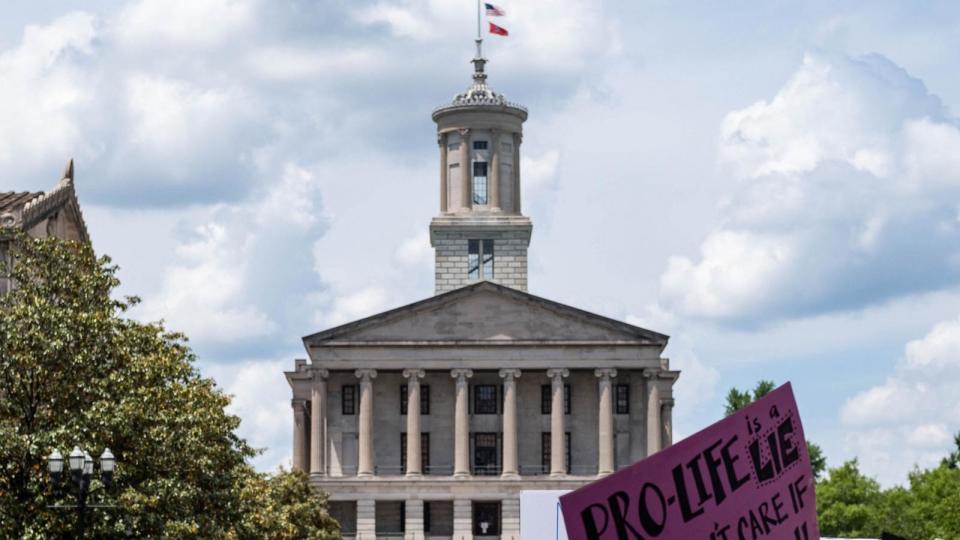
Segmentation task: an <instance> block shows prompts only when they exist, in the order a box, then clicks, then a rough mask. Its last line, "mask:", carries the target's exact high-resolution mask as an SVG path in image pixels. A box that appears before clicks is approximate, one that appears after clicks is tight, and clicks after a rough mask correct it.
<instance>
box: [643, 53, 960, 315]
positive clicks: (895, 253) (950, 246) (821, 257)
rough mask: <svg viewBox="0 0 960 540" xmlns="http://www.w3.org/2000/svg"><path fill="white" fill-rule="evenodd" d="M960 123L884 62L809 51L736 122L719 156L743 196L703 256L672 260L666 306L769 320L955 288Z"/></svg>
mask: <svg viewBox="0 0 960 540" xmlns="http://www.w3.org/2000/svg"><path fill="white" fill-rule="evenodd" d="M958 125H960V122H958V121H957V119H955V118H954V117H952V116H950V114H949V113H948V111H947V110H946V108H945V107H944V106H943V105H942V104H941V103H940V101H939V99H938V98H937V97H936V96H933V95H931V94H929V93H928V92H927V90H926V88H925V87H924V85H923V83H922V82H921V81H919V80H917V79H914V78H912V77H910V76H909V75H908V74H907V73H906V72H905V71H904V70H902V69H901V68H899V67H898V66H896V65H895V64H893V63H892V62H890V61H889V60H887V59H885V58H883V57H880V56H877V55H872V56H867V57H863V58H858V59H851V58H845V57H836V56H828V55H809V54H808V55H807V56H806V57H805V58H804V61H803V65H802V66H801V67H800V68H799V69H798V70H797V72H796V73H795V74H794V75H793V76H792V77H791V79H790V80H789V81H788V82H787V84H786V85H784V87H783V88H781V89H780V91H779V92H778V93H777V95H776V96H775V97H774V98H773V99H772V100H770V101H769V102H767V101H763V102H759V103H756V104H754V105H751V106H749V107H747V108H744V109H741V110H737V111H733V112H731V113H729V114H728V115H727V116H726V118H725V119H724V121H723V126H722V129H721V137H720V142H719V158H720V161H721V163H722V164H723V165H724V166H725V167H726V168H727V169H728V170H730V171H731V172H732V173H733V174H734V175H736V176H737V177H739V178H740V180H741V189H740V190H739V192H737V193H735V194H734V195H733V196H732V197H731V199H730V200H729V201H728V202H727V204H726V206H725V210H724V214H725V219H724V222H723V223H722V225H721V226H719V227H718V228H716V229H714V230H713V231H712V232H710V233H709V234H707V236H706V238H705V239H704V240H703V242H702V244H701V248H700V254H699V257H696V258H691V257H686V256H676V257H672V258H671V259H670V261H669V263H668V266H667V268H666V270H665V272H664V273H663V275H662V276H661V280H660V284H661V289H660V292H661V300H662V301H663V302H664V304H665V306H666V307H668V308H671V309H675V310H677V311H678V312H679V313H681V314H683V315H687V316H692V317H702V318H708V319H715V320H721V321H728V322H735V323H748V324H755V323H759V322H769V321H772V320H777V319H782V318H789V317H796V316H806V315H811V314H816V313H822V312H829V311H834V310H843V309H859V308H862V307H864V306H866V305H870V304H872V303H876V302H880V301H884V300H887V299H890V298H895V297H898V296H902V295H908V294H914V293H917V292H922V291H928V290H936V289H937V288H940V287H943V286H946V285H948V284H950V283H955V282H956V281H957V275H958V274H957V272H956V271H957V269H958V264H957V260H958V250H957V249H956V247H955V246H956V242H957V238H958V231H957V230H956V227H955V226H953V224H952V222H953V221H954V217H955V215H956V210H955V208H956V207H955V204H954V203H953V202H951V201H955V200H957V198H958V197H960V159H957V158H956V156H957V155H960V129H958V127H957V126H958ZM948 222H949V223H948ZM945 223H948V225H949V226H945ZM903 260H911V261H912V264H911V268H910V269H909V270H893V268H896V267H898V266H899V263H900V262H901V261H903Z"/></svg>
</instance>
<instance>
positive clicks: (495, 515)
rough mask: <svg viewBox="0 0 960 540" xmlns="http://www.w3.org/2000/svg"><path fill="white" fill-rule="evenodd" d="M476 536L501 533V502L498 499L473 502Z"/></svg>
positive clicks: (474, 531) (474, 532)
mask: <svg viewBox="0 0 960 540" xmlns="http://www.w3.org/2000/svg"><path fill="white" fill-rule="evenodd" d="M473 534H474V536H499V535H500V503H499V502H497V501H476V502H474V503H473Z"/></svg>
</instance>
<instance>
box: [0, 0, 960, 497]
mask: <svg viewBox="0 0 960 540" xmlns="http://www.w3.org/2000/svg"><path fill="white" fill-rule="evenodd" d="M501 4H502V6H503V7H504V8H505V9H506V11H507V12H508V16H507V17H506V18H504V19H503V20H502V22H503V24H502V25H503V26H505V27H507V28H508V29H510V31H511V36H510V37H508V38H496V39H490V40H488V43H487V45H488V46H487V49H486V50H487V53H488V54H487V55H488V57H489V58H490V64H489V67H488V71H489V73H490V81H491V83H492V85H493V86H494V87H495V88H496V89H497V90H498V91H501V92H503V93H505V94H506V95H507V96H508V98H509V99H511V100H514V101H518V102H520V103H523V104H524V105H526V106H527V107H528V108H529V109H530V119H529V121H528V122H527V124H526V127H525V129H526V133H525V137H524V145H523V163H522V166H521V170H522V171H523V174H524V178H523V183H524V188H523V189H524V196H523V200H524V204H525V211H526V213H528V214H529V215H530V216H531V218H532V219H533V222H534V227H535V228H534V236H533V241H532V245H531V263H530V265H531V268H530V290H531V292H533V293H535V294H538V295H541V296H546V297H548V298H552V299H556V300H559V301H561V302H565V303H569V304H572V305H575V306H577V307H581V308H584V309H588V310H592V311H595V312H598V313H602V314H605V315H608V316H613V317H617V318H620V319H623V320H626V321H629V322H633V323H636V324H641V325H644V326H647V327H649V328H651V329H653V330H657V331H661V332H665V333H668V334H670V335H671V336H672V339H671V345H670V347H669V349H668V351H667V355H668V356H669V357H670V358H671V359H672V362H673V365H674V366H675V367H678V368H680V369H682V370H683V375H682V377H681V379H680V382H679V383H678V386H677V389H676V393H677V405H676V408H675V409H674V410H675V415H676V420H675V429H676V431H677V432H678V435H681V436H682V435H684V434H689V433H692V432H693V431H696V430H697V429H699V428H700V427H704V426H706V425H707V424H709V423H711V422H712V421H714V420H716V419H717V418H718V417H719V416H720V415H721V413H722V400H723V395H724V394H725V393H726V391H727V390H728V389H729V388H730V387H731V386H739V387H745V386H752V385H753V384H754V383H755V382H756V381H757V380H758V379H760V378H768V379H773V380H775V381H777V382H783V381H786V380H791V381H793V383H794V387H795V389H796V392H797V395H798V398H799V400H800V406H801V411H802V413H803V415H804V421H805V426H806V429H807V432H808V435H809V437H810V438H811V439H812V440H814V441H816V442H818V443H819V444H820V445H821V446H823V448H824V449H825V451H826V453H827V457H828V460H829V461H830V463H831V464H834V465H837V464H839V463H841V462H842V461H843V460H845V459H849V458H851V457H853V456H858V457H859V459H860V462H861V464H862V466H863V469H864V470H865V471H866V472H867V473H869V474H871V475H873V476H876V477H877V478H878V479H880V480H881V481H882V482H883V483H884V484H885V485H890V484H894V483H899V482H903V481H904V480H905V479H906V473H907V472H908V471H909V470H910V468H911V467H912V466H913V464H915V463H916V464H920V465H922V466H928V465H931V464H933V463H935V462H936V461H937V460H938V459H939V457H940V456H942V455H944V454H945V453H946V452H947V451H948V450H949V449H950V447H951V446H952V440H951V439H952V434H953V433H955V432H957V431H960V383H958V382H957V381H958V380H960V379H958V377H957V376H958V375H960V319H958V315H960V310H958V305H960V302H958V300H960V157H958V156H960V121H958V118H957V117H956V116H955V113H954V112H953V111H954V109H955V108H956V107H957V104H958V103H960V73H958V72H957V70H956V69H951V68H952V67H953V66H956V65H960V47H958V38H957V36H958V35H960V32H958V29H960V28H958V27H960V8H957V7H956V6H955V4H954V3H951V2H930V3H924V4H923V7H922V9H920V8H919V5H918V4H916V3H913V2H847V3H843V5H838V3H836V2H804V3H788V2H724V3H722V5H721V4H710V3H701V2H647V1H635V2H633V1H631V2H605V1H599V0H597V1H593V0H566V1H563V2H561V1H559V0H523V1H520V0H511V1H507V0H504V1H503V2H501ZM474 13H475V12H474V4H473V2H472V1H468V0H446V1H443V0H394V1H387V0H379V1H375V0H374V1H367V0H349V1H348V0H327V1H324V2H313V1H310V2H308V1H298V0H271V1H269V2H267V1H266V0H189V1H188V0H131V1H122V2H121V1H93V2H90V1H85V2H65V1H57V2H53V1H47V0H43V1H32V2H22V3H19V4H11V5H8V6H7V7H6V9H5V12H4V17H2V18H0V118H3V119H4V121H3V122H2V123H0V170H2V171H3V175H4V189H17V190H20V189H48V188H49V187H51V186H52V185H53V184H54V183H55V182H56V180H57V175H58V174H59V172H60V171H61V170H62V167H63V163H64V162H65V161H66V159H67V158H69V157H74V158H75V159H76V163H77V184H78V191H79V194H80V199H81V204H82V205H83V209H84V214H85V216H86V218H87V221H88V225H89V228H90V230H91V233H92V236H93V240H94V245H95V247H96V249H97V250H98V251H99V252H101V253H107V254H110V255H111V256H112V257H113V258H114V260H115V261H116V262H117V263H118V264H119V265H120V266H121V278H122V279H123V281H124V286H123V292H124V293H128V294H137V295H139V296H141V297H142V298H143V300H144V302H143V304H142V305H141V306H140V307H139V308H138V309H137V311H136V313H135V315H136V316H137V317H140V318H143V319H148V320H156V319H164V320H165V321H167V323H168V325H169V326H171V327H173V328H176V329H179V330H183V331H185V332H186V333H187V334H188V335H190V336H191V342H192V344H193V346H194V347H195V348H196V350H197V352H198V354H199V356H200V358H201V368H202V370H203V371H204V373H205V374H207V375H209V376H213V377H215V378H216V379H217V381H218V383H219V384H220V385H221V386H222V387H223V388H224V389H226V390H227V391H228V392H230V393H232V394H234V395H235V401H234V405H233V409H234V410H235V411H236V412H237V413H238V414H240V415H241V416H242V417H243V425H242V428H241V430H242V431H243V434H244V435H245V436H247V437H248V438H249V439H250V440H251V441H252V442H253V443H254V444H255V445H258V446H261V447H266V448H268V450H267V452H265V453H264V454H263V455H262V456H261V457H260V458H258V460H257V465H258V466H259V467H261V468H263V469H271V468H273V467H275V466H277V465H278V464H282V463H288V462H289V459H290V448H289V439H290V421H291V414H290V408H289V393H288V389H287V387H286V384H285V382H284V380H283V376H282V371H283V370H284V369H290V368H291V367H292V365H293V359H294V358H297V357H302V356H304V355H305V353H304V351H303V348H302V345H301V343H300V341H299V338H300V336H303V335H306V334H309V333H312V332H315V331H318V330H321V329H323V328H326V327H328V326H330V325H334V324H338V323H342V322H346V321H349V320H352V319H355V318H358V317H361V316H364V315H369V314H372V313H375V312H377V311H381V310H383V309H387V308H390V307H395V306H397V305H401V304H404V303H407V302H410V301H414V300H417V299H420V298H423V297H425V296H429V295H430V294H431V292H432V283H431V279H432V269H431V266H432V260H431V256H432V253H431V250H430V248H429V242H428V238H427V224H428V222H429V219H430V217H432V216H433V215H434V214H435V213H436V212H437V210H438V209H437V194H436V190H437V175H438V174H439V171H438V156H437V149H436V141H435V136H434V126H433V124H432V122H431V121H430V111H431V110H432V108H433V107H435V106H436V105H439V104H441V103H443V102H445V101H447V100H449V99H450V98H451V97H452V96H453V95H454V94H455V93H457V92H460V91H462V90H463V88H465V86H466V85H467V83H468V81H469V73H470V66H469V64H468V60H469V58H470V57H471V55H472V47H473V44H472V32H473V31H474V25H475V19H474V18H473V17H474Z"/></svg>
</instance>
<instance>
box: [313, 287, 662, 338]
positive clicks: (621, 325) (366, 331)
mask: <svg viewBox="0 0 960 540" xmlns="http://www.w3.org/2000/svg"><path fill="white" fill-rule="evenodd" d="M484 296H486V297H487V301H485V302H484V301H481V300H480V298H481V297H484ZM471 302H472V303H473V304H470V303H471ZM522 310H525V312H523V313H521V311H522ZM518 314H519V316H518ZM508 318H509V319H510V320H509V321H508V320H507V319H508ZM413 334H419V335H418V336H414V335H413ZM395 339H417V340H419V341H449V340H458V341H459V340H469V341H474V342H476V341H483V342H503V341H509V340H524V341H529V340H545V341H546V340H549V341H554V342H560V341H564V340H569V341H583V340H587V341H593V342H614V341H619V342H623V341H627V342H630V343H636V344H637V345H644V346H647V345H649V346H656V347H659V348H661V349H662V348H663V347H666V345H667V341H668V340H669V339H670V338H669V336H666V335H664V334H660V333H658V332H654V331H651V330H647V329H645V328H640V327H639V326H634V325H632V324H627V323H625V322H622V321H618V320H616V319H611V318H609V317H604V316H602V315H597V314H595V313H591V312H588V311H584V310H582V309H578V308H575V307H571V306H568V305H566V304H562V303H560V302H556V301H553V300H548V299H546V298H542V297H539V296H536V295H533V294H530V293H528V292H524V291H520V290H517V289H513V288H510V287H506V286H503V285H500V284H498V283H494V282H492V281H479V282H477V283H474V284H471V285H467V286H465V287H461V288H459V289H454V290H452V291H448V292H445V293H441V294H438V295H435V296H431V297H429V298H426V299H424V300H420V301H418V302H414V303H412V304H408V305H405V306H401V307H398V308H395V309H391V310H389V311H385V312H382V313H378V314H376V315H372V316H370V317H365V318H363V319H360V320H357V321H354V322H351V323H347V324H343V325H340V326H336V327H334V328H330V329H328V330H324V331H322V332H317V333H315V334H311V335H309V336H305V337H304V338H303V342H304V345H305V346H306V347H307V348H308V349H309V348H310V347H311V346H324V345H330V344H335V343H338V342H339V343H343V342H354V343H357V342H383V341H392V340H395Z"/></svg>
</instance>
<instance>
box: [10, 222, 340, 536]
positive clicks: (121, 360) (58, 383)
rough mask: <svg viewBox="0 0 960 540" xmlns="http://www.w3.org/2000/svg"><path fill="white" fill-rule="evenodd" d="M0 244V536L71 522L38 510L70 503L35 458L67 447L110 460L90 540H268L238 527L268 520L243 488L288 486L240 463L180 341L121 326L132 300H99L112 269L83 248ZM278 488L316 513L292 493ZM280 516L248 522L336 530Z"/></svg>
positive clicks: (239, 442) (227, 424) (228, 419)
mask: <svg viewBox="0 0 960 540" xmlns="http://www.w3.org/2000/svg"><path fill="white" fill-rule="evenodd" d="M4 240H7V241H9V242H10V246H11V252H12V253H13V255H14V257H13V259H14V264H13V265H12V269H6V270H5V271H6V272H8V273H9V275H10V276H11V277H12V278H13V281H14V283H15V287H14V289H13V290H12V291H10V292H9V293H7V294H5V295H3V296H0V537H3V538H57V537H63V536H66V535H68V534H69V532H70V530H71V528H72V526H73V523H74V516H73V515H72V514H70V513H65V512H57V511H51V510H48V509H47V508H46V506H47V504H49V503H52V502H70V500H71V497H70V496H69V495H68V493H67V492H66V489H65V488H66V487H67V485H68V484H69V481H67V482H65V485H64V486H62V487H61V488H59V489H56V488H55V487H54V486H52V485H51V482H50V481H49V478H48V475H47V474H46V456H47V455H48V454H49V453H50V451H51V450H52V449H54V448H57V449H60V451H61V452H64V451H69V450H70V449H72V448H73V446H74V445H79V446H80V447H82V448H84V449H86V450H88V451H89V452H90V453H91V454H92V455H99V454H100V453H101V452H102V451H103V449H104V448H105V447H109V448H110V449H111V450H112V451H113V453H114V455H116V457H117V463H118V465H117V472H116V474H115V477H114V481H115V485H114V486H113V487H112V488H111V489H110V490H108V493H109V497H110V499H111V500H112V501H114V502H116V503H117V504H118V505H119V506H120V508H119V509H116V510H99V511H97V510H95V511H93V512H92V513H91V514H90V517H91V519H90V520H89V526H88V531H90V536H91V537H96V538H114V537H126V536H127V535H133V536H136V537H153V538H157V537H176V538H190V537H194V538H266V537H273V535H271V534H259V533H260V532H262V531H259V530H258V529H257V528H256V526H255V525H256V523H251V524H249V526H240V524H244V523H249V520H248V521H247V522H245V521H244V520H245V518H246V517H247V516H249V515H250V514H251V512H254V511H259V512H261V513H265V512H268V510H263V509H261V508H259V507H258V506H257V505H251V504H250V501H252V500H253V499H252V496H251V495H250V494H249V490H251V489H254V488H252V487H251V486H262V485H263V483H264V482H266V483H267V485H268V486H270V490H260V491H259V492H260V493H270V492H271V490H274V491H275V490H276V489H280V488H281V487H282V486H292V485H293V482H294V480H293V479H292V478H293V477H289V475H285V474H280V475H278V476H277V477H276V478H265V477H263V476H261V475H258V474H257V473H255V472H254V471H253V470H252V468H251V467H250V466H249V465H248V463H247V460H248V458H250V457H252V456H254V455H255V454H256V451H255V450H254V449H252V448H251V447H250V446H249V445H248V444H247V443H246V441H244V440H243V439H241V438H239V437H238V436H237V435H236V434H235V431H236V428H237V426H238V425H239V419H238V418H237V417H236V416H233V415H230V414H227V413H226V412H225V411H224V408H225V407H226V406H227V405H228V403H229V397H228V396H226V395H225V394H223V393H222V392H221V391H220V390H219V389H217V388H216V386H215V385H214V382H213V381H212V380H210V379H205V378H203V377H201V376H200V375H199V373H198V371H197V369H196V368H195V367H194V365H193V364H194V356H193V354H192V352H191V351H190V349H189V347H188V346H187V344H186V339H185V337H184V336H182V335H180V334H176V333H171V332H168V331H166V330H165V329H164V328H163V326H162V325H160V324H145V323H141V322H137V321H134V320H131V319H129V318H125V317H124V314H125V312H126V311H127V310H129V309H130V308H131V307H132V306H133V305H135V304H136V303H137V299H136V298H133V297H127V298H121V299H116V298H113V297H111V293H112V292H113V291H114V290H115V288H116V287H117V286H118V285H119V281H118V280H117V277H116V267H115V266H113V265H112V264H111V262H110V259H109V258H106V257H102V258H99V259H98V258H97V257H96V256H95V255H94V253H93V251H92V249H91V248H90V247H89V246H87V245H83V244H77V243H72V242H64V241H60V240H56V239H44V240H35V239H30V238H28V237H25V236H23V235H16V236H13V237H8V238H5V239H4ZM298 481H299V482H301V483H302V481H303V479H302V478H301V479H300V480H298ZM304 485H305V484H304ZM274 486H280V487H274ZM101 487H102V486H99V484H98V482H94V486H93V488H94V489H95V490H99V489H100V488H101ZM301 488H302V486H301ZM281 492H283V493H289V494H290V497H288V499H287V500H288V501H292V500H294V495H297V496H299V497H301V498H300V499H298V500H300V501H308V500H309V501H312V502H315V503H319V504H318V507H320V508H321V509H323V508H324V507H323V504H322V503H323V499H322V498H321V497H319V496H311V497H313V498H312V499H305V498H304V497H307V492H306V491H304V490H303V489H300V488H298V489H293V488H292V487H290V488H289V489H288V490H287V491H283V490H282V489H281ZM260 502H263V503H266V502H267V501H264V500H262V499H261V501H260ZM288 506H289V505H288V504H281V503H274V504H273V505H272V506H271V508H276V509H277V512H279V514H278V516H276V517H273V518H271V519H267V518H266V517H264V518H263V519H262V520H261V521H263V522H264V523H266V522H271V521H276V522H281V523H289V524H291V525H293V526H298V527H299V526H301V522H300V521H298V520H299V518H300V517H304V518H308V519H309V520H310V523H309V525H310V526H311V527H312V526H314V525H316V526H317V528H322V527H327V528H326V529H324V530H325V531H329V532H330V533H331V534H336V528H335V527H334V526H333V524H331V523H330V520H329V519H328V518H326V517H324V519H320V517H322V516H320V517H318V515H316V514H309V515H307V514H305V513H302V512H301V513H297V512H293V513H289V512H291V511H290V509H289V508H288ZM324 512H325V511H324ZM285 513H286V514H285ZM266 530H267V531H272V530H274V529H271V528H268V529H266ZM298 536H299V537H322V536H317V535H313V536H308V535H306V534H304V535H298ZM276 537H278V538H280V537H283V536H276Z"/></svg>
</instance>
